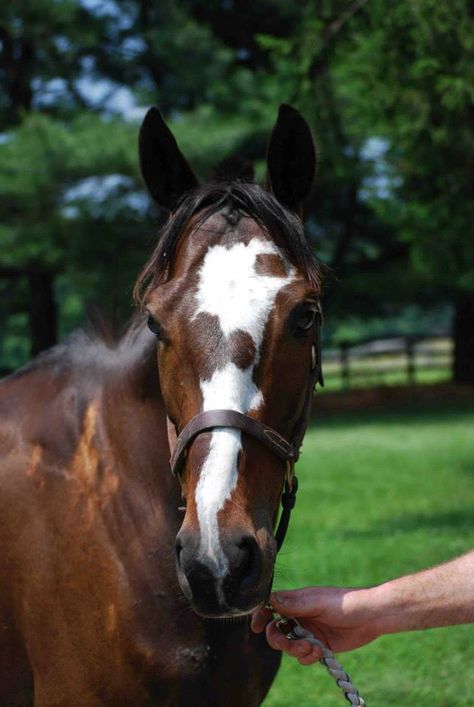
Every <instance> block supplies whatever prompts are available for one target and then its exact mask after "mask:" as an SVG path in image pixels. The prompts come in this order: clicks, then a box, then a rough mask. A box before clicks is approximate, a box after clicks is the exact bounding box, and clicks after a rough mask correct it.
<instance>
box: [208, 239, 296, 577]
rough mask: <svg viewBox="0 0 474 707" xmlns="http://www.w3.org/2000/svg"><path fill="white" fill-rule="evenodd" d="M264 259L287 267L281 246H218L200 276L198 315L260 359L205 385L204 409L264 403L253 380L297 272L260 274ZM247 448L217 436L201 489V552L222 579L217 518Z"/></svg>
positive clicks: (231, 435) (235, 433) (224, 565)
mask: <svg viewBox="0 0 474 707" xmlns="http://www.w3.org/2000/svg"><path fill="white" fill-rule="evenodd" d="M260 254H269V255H278V256H279V257H280V258H281V259H282V260H283V262H286V261H285V259H284V256H283V254H282V253H281V251H280V250H279V249H278V248H277V246H276V245H274V244H273V243H270V242H269V241H262V240H260V239H258V238H254V239H252V240H251V241H250V242H249V243H248V244H247V245H246V244H244V243H236V244H235V245H233V246H231V247H230V248H226V247H225V246H223V245H215V246H212V247H211V248H209V250H208V251H207V253H206V255H205V257H204V261H203V264H202V266H201V269H200V272H199V285H198V290H197V295H196V298H197V307H196V311H195V316H197V315H198V314H199V313H201V312H204V313H206V314H210V315H214V316H217V317H218V319H219V324H220V327H221V330H222V331H223V333H224V335H225V336H227V337H228V336H230V335H231V334H232V333H233V332H235V331H243V332H246V333H247V334H249V335H250V336H251V337H252V340H253V342H254V344H255V350H256V355H255V359H254V361H253V363H252V364H251V365H250V366H249V367H248V368H246V369H244V370H242V369H240V368H238V367H237V366H236V365H235V364H234V363H232V362H229V363H228V364H227V365H226V366H225V367H224V368H223V369H221V370H217V371H215V372H214V373H213V375H212V376H211V378H210V379H207V380H201V382H200V386H201V392H202V398H203V406H202V409H203V410H216V409H229V410H237V411H239V412H242V413H248V412H249V411H250V410H256V409H257V408H258V407H259V406H260V405H261V404H262V402H263V396H262V393H261V391H260V390H259V389H258V388H257V387H256V385H255V383H254V382H253V380H252V375H253V370H254V367H255V365H256V363H257V362H258V359H259V354H260V346H261V343H262V339H263V335H264V331H265V325H266V323H267V320H268V316H269V314H270V312H271V310H272V308H273V306H274V303H275V299H276V296H277V294H278V292H279V291H280V290H281V288H282V287H284V286H285V285H287V284H289V283H290V282H291V281H292V279H293V275H294V269H293V268H292V267H291V266H289V265H288V266H287V275H286V276H285V277H275V276H270V275H260V274H259V273H258V272H257V271H256V267H255V266H256V258H257V256H258V255H260ZM241 449H242V444H241V433H240V430H236V429H230V428H229V429H218V430H214V431H213V432H212V436H211V442H210V449H209V454H208V456H207V458H206V459H205V461H204V463H203V466H202V469H201V474H200V477H199V481H198V484H197V488H196V506H197V514H198V520H199V526H200V530H201V545H200V553H201V555H203V556H205V557H206V559H207V561H208V562H209V561H211V562H212V563H213V564H214V571H215V573H216V574H217V575H218V576H220V577H223V576H225V574H226V573H227V570H228V561H227V557H226V556H225V554H224V552H223V550H222V547H221V544H220V540H219V526H218V522H217V514H218V513H219V511H220V510H221V509H222V508H223V507H224V504H225V502H226V500H227V499H229V498H230V497H231V494H232V491H233V490H234V488H235V487H236V485H237V477H238V468H237V460H238V454H239V451H240V450H241Z"/></svg>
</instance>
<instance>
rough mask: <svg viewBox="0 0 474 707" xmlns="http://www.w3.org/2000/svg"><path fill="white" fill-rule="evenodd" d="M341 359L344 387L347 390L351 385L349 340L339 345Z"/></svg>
mask: <svg viewBox="0 0 474 707" xmlns="http://www.w3.org/2000/svg"><path fill="white" fill-rule="evenodd" d="M339 359H340V362H341V378H342V387H343V388H344V389H345V390H347V389H349V388H350V387H351V372H350V368H349V342H348V341H342V342H341V344H340V345H339Z"/></svg>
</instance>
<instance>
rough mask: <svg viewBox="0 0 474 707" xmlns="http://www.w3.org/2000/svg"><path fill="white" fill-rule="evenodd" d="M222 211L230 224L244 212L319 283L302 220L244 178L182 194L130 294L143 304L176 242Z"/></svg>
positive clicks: (161, 276) (167, 268)
mask: <svg viewBox="0 0 474 707" xmlns="http://www.w3.org/2000/svg"><path fill="white" fill-rule="evenodd" d="M217 212H222V215H223V217H224V218H225V219H226V220H227V222H228V223H229V225H230V226H233V225H235V223H236V221H238V219H239V218H240V217H241V216H242V215H245V216H247V217H249V218H251V219H253V220H254V221H255V222H256V223H257V224H258V225H259V226H260V227H261V228H263V229H264V230H265V231H266V232H267V233H268V234H269V235H270V238H272V239H273V238H278V239H279V241H280V242H281V244H282V247H283V249H284V251H285V253H286V255H287V256H288V257H289V259H290V260H291V261H293V262H294V263H295V265H296V266H297V267H298V269H299V270H300V271H301V272H302V273H303V274H304V276H305V277H306V278H307V280H308V282H309V283H310V284H311V285H313V286H314V287H315V288H316V289H318V290H319V289H320V288H321V285H322V267H321V265H320V263H319V262H318V260H317V259H316V257H315V255H314V253H313V251H312V248H311V246H310V244H309V243H308V241H307V239H306V237H305V234H304V228H303V223H302V221H301V219H300V218H299V217H298V216H297V215H296V214H294V213H293V212H291V211H289V210H288V209H286V208H285V207H284V206H282V205H281V204H280V202H279V201H278V200H277V199H276V198H275V197H274V196H273V194H272V193H271V192H269V191H267V190H266V189H264V188H263V187H261V186H259V185H257V184H253V183H246V182H243V181H239V180H237V181H230V182H221V181H215V182H209V183H206V184H203V185H200V186H198V187H196V188H195V189H193V190H192V191H191V192H190V193H188V194H187V195H185V196H184V198H183V199H182V201H181V202H180V203H179V205H178V206H177V208H176V209H175V210H174V211H173V213H172V214H170V216H169V218H168V221H167V222H166V223H165V225H164V226H163V228H162V230H161V232H160V234H159V239H158V243H157V246H156V248H155V250H154V251H153V253H152V255H151V257H150V259H149V260H148V262H147V263H146V264H145V266H144V268H143V270H142V271H141V273H140V274H139V276H138V278H137V281H136V283H135V288H134V297H135V300H136V301H137V302H138V303H139V304H143V303H144V302H146V300H147V297H148V296H149V294H150V292H151V291H152V290H153V289H154V287H156V285H157V284H158V283H159V282H161V281H163V280H166V278H167V277H169V275H170V272H171V269H172V265H173V262H174V257H175V253H176V249H177V245H178V243H179V242H180V241H181V239H182V238H183V237H184V236H188V235H189V234H190V233H192V232H193V231H195V230H197V229H198V228H199V227H200V226H201V225H202V223H203V222H205V221H206V220H207V219H208V218H209V217H210V216H212V215H214V214H216V213H217Z"/></svg>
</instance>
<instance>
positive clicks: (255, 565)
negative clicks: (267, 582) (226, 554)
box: [233, 535, 260, 583]
mask: <svg viewBox="0 0 474 707" xmlns="http://www.w3.org/2000/svg"><path fill="white" fill-rule="evenodd" d="M236 550H237V552H236V553H235V555H234V558H233V559H234V562H233V570H234V573H235V574H234V576H235V577H236V578H237V577H238V579H239V581H240V582H241V583H242V582H244V583H245V582H246V581H249V582H251V581H252V579H253V578H254V577H255V576H257V575H258V572H259V567H260V562H259V555H258V546H257V542H256V540H255V538H253V537H252V536H251V535H249V536H245V537H243V538H242V539H241V540H239V542H238V543H237V544H236Z"/></svg>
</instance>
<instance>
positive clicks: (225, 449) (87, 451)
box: [0, 106, 319, 707]
mask: <svg viewBox="0 0 474 707" xmlns="http://www.w3.org/2000/svg"><path fill="white" fill-rule="evenodd" d="M140 157H141V165H142V171H143V175H144V178H145V181H146V183H147V185H148V188H149V190H150V192H151V194H152V196H153V197H154V198H155V199H156V200H157V201H158V202H159V203H160V204H162V205H164V206H166V207H168V208H169V209H170V211H171V215H170V218H169V220H168V222H167V224H166V225H165V227H164V229H163V232H162V234H161V238H160V241H159V244H158V247H157V249H156V251H155V252H154V254H153V255H152V257H151V259H150V261H149V262H148V264H147V265H146V267H145V269H144V272H143V273H142V275H141V277H140V278H139V282H138V289H137V292H138V293H139V298H140V300H141V302H142V304H143V310H142V311H144V310H146V314H143V313H142V314H140V315H139V316H138V317H137V319H136V320H135V321H134V323H133V324H132V326H131V327H130V328H129V330H128V332H127V333H126V334H125V336H124V337H122V339H121V340H119V341H118V342H117V343H116V344H115V345H113V346H112V345H107V344H106V343H105V342H101V341H100V340H94V338H93V337H92V338H90V337H88V336H86V335H78V336H76V337H75V338H73V339H72V340H71V341H70V342H69V343H68V344H66V345H63V346H59V347H56V348H55V349H53V350H51V351H49V352H47V353H46V354H43V355H42V356H40V357H39V358H37V359H36V360H34V361H33V362H32V363H31V364H29V365H28V366H26V367H25V368H23V369H21V370H20V371H19V372H18V373H16V374H15V375H13V376H11V377H10V378H7V379H5V380H4V381H3V382H2V383H1V385H0V415H1V426H0V449H1V452H2V463H1V470H0V488H1V494H0V552H1V562H0V704H1V705H2V706H4V707H13V706H14V705H30V704H34V705H37V706H40V705H41V706H46V705H49V706H52V705H62V706H68V707H80V706H86V705H87V706H93V705H97V706H98V705H111V706H113V707H119V706H120V705H130V706H131V705H133V707H139V706H141V705H170V706H173V707H177V706H178V705H186V706H187V707H189V706H193V707H200V706H205V705H216V706H217V705H228V706H229V707H232V706H233V705H235V706H236V707H237V706H238V707H243V706H247V707H250V706H252V705H259V704H260V703H261V702H262V700H263V699H264V697H265V695H266V693H267V691H268V689H269V687H270V684H271V682H272V680H273V678H274V676H275V674H276V671H277V669H278V666H279V661H280V656H279V654H277V653H276V652H274V651H272V650H271V649H270V648H269V647H268V646H267V644H266V642H265V639H264V638H263V637H262V636H257V635H254V634H252V633H251V632H250V630H249V618H248V616H249V613H250V612H251V611H252V610H253V609H254V608H255V607H257V606H258V605H259V604H260V603H261V602H262V601H264V600H265V599H266V598H267V596H268V594H269V591H270V587H271V582H272V577H273V567H274V562H275V557H276V542H275V539H274V534H273V531H274V527H275V522H276V516H277V513H278V505H279V499H280V495H281V492H282V487H283V484H284V479H285V475H286V473H287V469H288V464H287V459H288V450H286V451H285V440H294V439H295V437H296V438H299V437H300V436H301V434H300V433H301V430H302V428H303V427H304V423H305V420H303V418H305V416H306V408H307V407H308V404H307V401H308V386H310V387H311V388H312V385H313V382H314V380H313V374H312V373H311V371H312V370H314V351H313V352H312V347H313V345H314V330H315V326H316V324H315V318H316V317H317V310H318V297H319V277H318V270H317V266H316V265H315V262H314V260H313V257H312V255H311V251H310V249H309V246H308V245H307V244H306V241H305V239H304V236H303V229H302V224H301V220H300V218H299V217H298V216H297V213H298V212H299V209H300V204H301V201H302V200H303V198H304V197H305V196H306V194H307V192H308V190H309V188H310V186H311V181H312V176H313V171H314V149H313V144H312V140H311V135H310V132H309V130H308V128H307V125H306V123H305V122H304V120H303V119H302V118H301V116H300V115H299V114H298V113H297V112H296V111H294V110H293V109H291V108H289V107H288V106H283V107H282V108H281V109H280V114H279V118H278V121H277V124H276V126H275V128H274V131H273V133H272V137H271V140H270V146H269V153H268V171H269V187H268V189H264V188H261V187H259V186H257V185H255V184H252V183H246V182H245V181H242V180H234V181H232V180H231V181H227V182H224V181H216V182H213V183H209V184H206V185H204V186H198V185H197V183H196V180H195V178H194V176H193V174H192V172H191V170H190V168H189V166H188V165H187V163H186V162H185V160H184V158H183V156H182V155H181V153H180V152H179V150H178V147H177V145H176V142H175V140H174V138H173V136H172V135H171V133H170V132H169V130H168V128H167V127H166V126H165V124H164V123H163V121H162V119H161V116H160V114H159V112H158V111H157V110H156V109H152V110H151V111H149V113H148V114H147V117H146V118H145V121H144V124H143V126H142V130H141V135H140ZM147 320H148V327H149V328H147V326H146V322H147ZM149 329H151V331H152V333H150V331H149ZM312 353H313V355H312ZM216 409H218V410H222V409H224V410H225V411H227V412H226V414H228V411H229V410H231V411H234V412H237V413H240V417H239V418H238V420H242V419H245V420H246V421H247V422H246V423H245V424H250V425H252V424H253V425H254V427H251V428H250V432H249V433H247V432H245V431H243V430H244V428H242V427H239V425H240V422H236V424H235V425H234V424H233V423H232V424H231V423H230V422H229V423H228V424H229V426H226V425H225V420H226V419H227V418H226V417H225V415H224V418H222V419H221V420H220V424H218V423H219V419H217V418H214V419H213V420H212V421H211V422H213V424H210V423H209V424H208V426H206V425H205V420H204V421H202V419H203V418H198V419H201V421H202V423H201V428H202V429H199V430H198V433H197V434H196V435H195V436H194V435H193V436H192V438H190V439H189V440H187V441H186V440H185V442H184V446H185V450H184V452H183V453H182V454H181V457H180V460H179V461H180V463H179V478H178V479H176V478H175V477H174V476H173V475H172V474H171V473H170V464H169V458H170V446H171V447H173V446H174V441H173V435H174V432H175V431H177V432H178V433H179V432H180V431H182V430H183V429H184V430H186V429H189V428H187V427H186V426H187V424H188V423H189V422H190V421H192V420H193V419H196V416H197V415H200V414H201V413H203V411H204V412H206V411H207V412H209V411H213V410H216ZM213 414H214V413H213ZM218 417H219V416H218ZM249 418H251V420H253V421H254V423H248V419H249ZM167 419H168V420H169V428H170V435H169V436H168V433H167ZM208 422H209V421H208ZM259 422H260V423H262V424H260V425H259ZM242 424H243V423H242ZM267 433H268V434H269V436H270V437H272V435H273V437H272V440H271V441H270V442H268V439H267V440H266V439H265V435H266V434H267ZM277 433H279V435H281V436H282V437H279V435H278V434H277ZM185 434H187V433H185ZM259 435H260V436H261V437H262V438H263V441H262V439H259ZM282 438H284V439H283V440H282ZM182 439H183V438H181V440H182ZM169 440H171V441H170V442H169ZM278 440H280V441H281V445H282V448H283V452H281V449H280V448H279V446H278V445H279V442H278ZM265 442H266V443H265ZM279 452H281V453H279ZM285 455H286V456H285ZM290 467H291V465H290ZM287 483H288V479H287ZM290 483H291V480H290ZM182 495H183V497H184V501H183V500H182ZM183 505H185V512H184V509H183V508H181V507H182V506H183Z"/></svg>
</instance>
